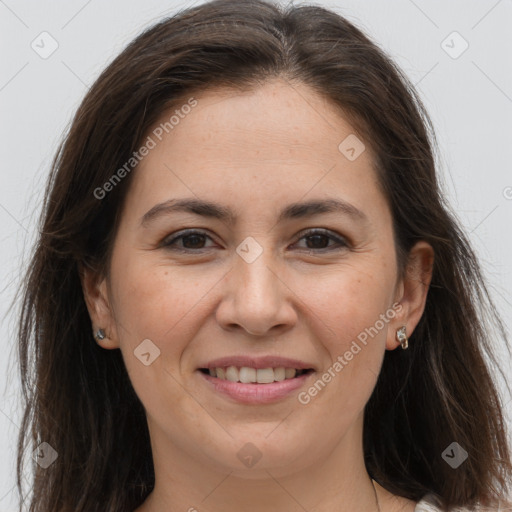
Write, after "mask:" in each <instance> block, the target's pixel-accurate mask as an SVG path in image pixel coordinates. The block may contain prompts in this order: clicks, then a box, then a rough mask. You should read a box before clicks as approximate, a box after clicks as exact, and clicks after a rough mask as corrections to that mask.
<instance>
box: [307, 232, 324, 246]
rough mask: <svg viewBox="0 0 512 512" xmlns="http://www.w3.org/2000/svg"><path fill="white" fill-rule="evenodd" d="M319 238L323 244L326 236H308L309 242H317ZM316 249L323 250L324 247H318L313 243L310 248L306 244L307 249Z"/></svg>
mask: <svg viewBox="0 0 512 512" xmlns="http://www.w3.org/2000/svg"><path fill="white" fill-rule="evenodd" d="M321 238H323V239H324V242H325V239H326V238H327V236H326V235H310V236H308V239H309V240H311V239H316V241H317V242H318V241H319V239H321ZM320 245H321V244H320ZM318 248H320V249H323V248H325V246H324V247H319V246H318V244H315V243H313V247H311V246H310V244H309V243H308V249H318Z"/></svg>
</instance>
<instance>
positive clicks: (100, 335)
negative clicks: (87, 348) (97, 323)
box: [94, 329, 106, 340]
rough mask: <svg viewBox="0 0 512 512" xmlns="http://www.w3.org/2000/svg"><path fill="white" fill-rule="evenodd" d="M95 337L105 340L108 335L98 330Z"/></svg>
mask: <svg viewBox="0 0 512 512" xmlns="http://www.w3.org/2000/svg"><path fill="white" fill-rule="evenodd" d="M94 337H95V338H96V339H97V340H104V339H105V338H106V334H105V331H104V330H103V329H98V330H97V331H96V334H95V335H94Z"/></svg>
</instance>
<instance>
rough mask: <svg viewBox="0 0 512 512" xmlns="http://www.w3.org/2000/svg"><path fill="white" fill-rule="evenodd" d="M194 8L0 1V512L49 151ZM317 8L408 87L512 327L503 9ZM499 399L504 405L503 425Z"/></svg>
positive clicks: (509, 90)
mask: <svg viewBox="0 0 512 512" xmlns="http://www.w3.org/2000/svg"><path fill="white" fill-rule="evenodd" d="M197 3H201V2H197V1H196V2H193V1H189V2H178V1H163V0H144V1H142V0H129V1H128V0H111V1H110V2H108V3H107V2H100V1H99V0H89V1H87V0H84V1H78V0H73V1H69V0H68V1H64V0H61V1H49V0H45V1H36V0H31V1H22V0H21V1H16V0H0V38H1V39H0V42H1V44H0V52H1V59H2V60H1V66H0V116H1V117H0V118H1V125H0V130H1V132H0V145H1V153H0V155H1V159H0V173H1V186H0V226H1V227H0V291H1V298H0V301H1V302H0V315H1V322H2V323H1V330H0V332H1V337H0V348H1V357H0V385H1V386H0V453H1V455H0V460H1V463H0V512H7V511H12V510H15V509H16V507H15V505H16V501H15V496H16V494H15V492H13V491H12V489H13V485H14V462H15V449H16V440H17V434H18V425H19V424H20V414H21V411H20V406H19V402H18V390H19V386H18V374H17V367H16V361H15V359H14V357H15V350H14V347H15V344H14V343H15V338H14V329H15V322H16V315H15V314H14V313H13V312H11V313H8V311H7V308H8V306H9V304H10V302H11V298H12V296H13V293H14V291H15V290H16V288H17V287H18V280H19V276H20V268H21V265H22V264H23V263H24V260H26V258H27V255H28V249H29V247H30V244H31V243H32V241H33V240H34V237H35V233H36V229H35V227H36V219H37V214H38V211H39V207H40V201H41V198H42V194H43V187H44V184H45V181H46V177H47V174H48V170H49V165H50V162H51V159H52V157H53V154H54V152H55V150H56V146H57V142H58V141H59V139H60V137H61V135H62V133H63V131H64V129H65V128H66V127H67V125H68V123H69V121H70V119H71V116H72V115H73V113H74V111H75V109H76V108H77V107H78V105H79V102H80V101H81V99H82V97H83V96H84V94H85V93H86V91H87V89H88V87H89V86H90V85H91V84H92V83H93V81H94V80H95V78H96V77H97V76H98V75H99V73H100V72H101V71H102V69H103V68H104V67H105V66H106V64H107V63H109V62H110V61H111V60H112V58H114V57H115V56H116V55H117V54H118V53H119V52H120V51H121V50H122V49H123V47H124V46H125V45H126V44H127V43H128V42H129V41H131V40H132V39H133V38H134V37H135V36H136V35H137V34H138V33H140V31H141V30H142V29H143V28H146V27H147V26H149V25H151V24H153V23H154V22H156V21H158V20H159V19H161V18H162V17H163V16H165V15H169V14H172V13H173V12H174V11H176V10H177V9H179V8H184V7H187V6H191V5H193V4H197ZM295 3H296V4H300V3H303V2H295ZM304 3H305V2H304ZM317 4H318V5H323V6H326V7H330V8H333V9H334V10H336V11H337V12H338V13H340V14H342V15H344V16H346V17H347V18H348V19H349V21H351V22H353V23H355V24H356V25H357V26H359V27H360V28H362V29H363V30H365V31H366V32H367V33H368V34H369V35H370V36H371V37H372V38H373V39H374V40H375V41H376V42H377V43H378V44H379V45H380V46H381V47H382V48H383V49H384V50H385V51H387V52H388V53H389V54H390V55H391V56H392V57H393V58H394V59H395V61H396V62H397V63H398V64H399V65H400V66H401V67H402V68H403V69H404V70H405V72H406V73H407V75H408V76H409V77H410V78H411V80H412V81H413V83H414V84H417V86H418V89H419V92H420V94H421V96H422V98H423V100H424V102H425V104H426V106H427V109H428V111H429V113H430V115H431V117H432V119H433V121H434V125H435V128H436V132H437V136H438V140H439V143H440V150H441V169H440V172H441V175H442V181H443V182H444V187H445V191H446V193H447V194H448V197H449V201H450V202H451V204H452V205H453V207H454V209H455V210H456V212H457V214H458V216H459V217H460V219H461V222H462V224H463V226H464V227H465V229H466V230H467V232H468V233H470V238H471V240H472V242H473V244H474V247H475V248H476V250H477V252H478V254H479V256H480V258H481V262H482V265H483V268H484V270H485V273H486V276H487V278H488V280H489V283H490V287H491V291H492V293H493V296H494V299H495V301H496V303H497V305H498V308H499V310H500V311H501V313H502V315H503V318H504V320H505V323H506V325H507V326H508V328H509V329H510V326H511V325H512V305H511V302H512V301H511V290H512V259H511V258H510V254H511V252H512V241H511V236H510V233H511V229H510V221H511V220H512V188H507V187H512V172H511V163H510V162H511V161H512V140H511V136H512V80H511V78H512V71H511V59H510V53H511V51H512V31H511V30H510V27H511V26H512V2H511V1H510V0H499V1H497V0H478V1H476V0H472V1H468V0H456V1H453V0H452V1H451V2H445V1H442V0H432V1H430V0H429V1H422V0H414V1H413V0H392V1H386V2H381V1H378V0H372V1H368V0H366V1H364V2H363V1H356V0H346V1H341V0H338V1H326V0H324V1H319V2H317ZM43 31H47V32H49V33H50V34H51V35H52V37H53V38H54V39H55V40H56V41H57V42H58V45H59V46H58V49H57V50H56V51H55V53H53V54H52V55H51V56H50V57H49V58H47V59H42V58H41V57H40V56H39V55H38V54H37V53H36V52H35V51H34V50H33V49H32V48H31V43H32V41H34V40H36V41H37V39H36V38H37V37H38V36H39V34H41V32H43ZM453 31H457V32H458V33H460V35H461V36H462V37H463V38H464V39H465V40H466V41H467V43H468V44H469V47H468V49H467V50H466V51H465V52H464V53H463V54H462V55H460V56H459V57H458V58H456V59H454V58H452V57H450V56H449V55H448V54H447V53H446V52H445V50H444V49H443V48H442V46H441V43H442V41H444V40H445V39H446V38H447V36H449V35H450V34H451V33H452V32H453ZM452 40H453V42H451V41H452ZM447 44H449V45H452V46H453V47H454V49H453V50H452V51H457V50H458V49H460V48H462V47H461V46H460V44H462V42H461V41H460V40H457V38H455V39H454V38H453V36H451V38H449V39H448V40H447ZM507 197H508V199H507ZM504 395H505V393H504ZM509 400H510V397H508V396H505V402H506V403H507V412H508V415H509V418H510V409H511V405H512V402H510V401H509ZM509 423H510V419H509Z"/></svg>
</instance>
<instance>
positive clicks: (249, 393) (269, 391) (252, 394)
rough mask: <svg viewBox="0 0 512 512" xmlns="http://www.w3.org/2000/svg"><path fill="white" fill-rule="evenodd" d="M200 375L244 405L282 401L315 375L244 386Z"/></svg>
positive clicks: (308, 374)
mask: <svg viewBox="0 0 512 512" xmlns="http://www.w3.org/2000/svg"><path fill="white" fill-rule="evenodd" d="M198 371H199V370H198ZM199 373H200V374H201V376H202V377H203V378H204V379H205V380H206V381H207V382H208V383H209V385H210V386H213V389H214V390H215V391H218V392H219V393H222V394H224V395H227V396H229V397H230V398H232V399H233V400H236V401H237V402H240V403H243V404H268V403H272V402H277V401H279V400H282V399H283V398H286V397H287V396H288V395H290V394H291V393H292V392H293V391H295V390H296V389H299V388H300V387H302V386H303V385H304V383H305V381H306V379H308V377H310V376H311V375H313V372H311V373H305V374H303V375H300V376H299V377H294V378H293V379H285V380H282V381H280V382H272V383H270V384H256V383H251V384H243V383H242V382H231V381H229V380H222V379H217V378H216V377H212V376H211V375H208V374H206V373H203V372H201V371H199Z"/></svg>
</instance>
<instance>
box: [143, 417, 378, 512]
mask: <svg viewBox="0 0 512 512" xmlns="http://www.w3.org/2000/svg"><path fill="white" fill-rule="evenodd" d="M148 424H149V425H150V432H151V443H152V448H153V461H154V467H155V488H154V490H153V492H152V493H151V495H150V496H149V497H148V498H147V500H146V501H145V502H144V504H143V505H142V506H141V507H139V508H138V509H137V511H136V512H157V511H158V512H159V511H162V510H169V511H175V510H176V511H177V510H183V511H189V512H195V511H197V512H221V511H222V512H235V511H239V510H244V509H246V508H247V506H248V504H250V505H251V506H250V509H251V511H254V512H280V511H282V510H290V511H292V510H297V511H303V510H311V511H313V510H314V511H315V512H328V511H332V510H336V511H339V512H349V511H353V510H364V511H368V512H379V510H380V509H379V504H378V497H377V493H376V491H375V488H374V486H373V484H372V481H371V479H370V477H369V475H368V473H367V471H366V468H365V466H364V459H363V447H362V416H361V421H358V422H357V424H356V425H354V427H353V428H352V429H351V430H349V431H348V432H347V434H346V435H345V436H344V437H343V438H342V439H340V440H339V442H338V444H337V445H336V446H335V447H334V448H332V447H330V446H329V447H327V446H326V447H325V450H324V452H325V453H319V454H317V457H316V458H314V457H312V460H309V461H308V462H307V463H306V464H304V463H302V465H301V461H299V460H290V462H289V463H288V464H286V465H283V464H282V463H281V464H278V463H277V460H275V459H274V460H272V459H271V458H270V457H269V461H267V462H266V461H265V458H264V457H262V459H261V460H260V461H259V462H258V463H257V464H256V465H255V466H254V467H252V468H251V469H250V470H245V471H241V470H240V469H238V468H237V467H236V466H235V465H234V466H233V467H221V468H219V466H218V465H216V464H215V461H210V464H208V461H206V460H204V459H200V454H199V453H198V454H197V455H199V457H197V458H195V457H194V456H191V453H190V451H189V450H187V451H185V450H183V449H181V448H180V447H179V446H176V444H172V443H170V442H169V440H168V438H167V437H166V436H165V434H164V433H163V432H162V431H159V430H158V429H155V428H154V426H153V427H152V426H151V424H150V423H148ZM269 450H270V448H269ZM235 451H236V450H235ZM194 455H195V454H194ZM272 462H273V463H272ZM381 512H383V510H382V511H381Z"/></svg>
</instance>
